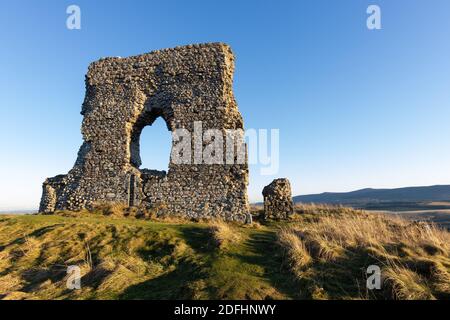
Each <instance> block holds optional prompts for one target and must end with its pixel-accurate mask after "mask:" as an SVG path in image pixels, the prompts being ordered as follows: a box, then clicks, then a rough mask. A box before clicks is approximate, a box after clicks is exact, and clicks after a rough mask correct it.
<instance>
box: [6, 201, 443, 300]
mask: <svg viewBox="0 0 450 320" xmlns="http://www.w3.org/2000/svg"><path fill="white" fill-rule="evenodd" d="M319 211H320V210H319ZM319 211H317V210H309V211H308V212H303V214H302V215H296V217H295V219H294V220H295V221H293V222H291V223H278V222H270V223H268V224H266V225H264V226H258V225H256V226H255V227H242V226H237V225H224V224H222V225H220V224H219V225H218V226H217V225H213V226H211V225H210V224H206V223H190V222H182V223H170V222H157V221H147V220H138V219H134V218H111V217H104V216H101V215H95V214H91V215H88V214H83V215H81V216H74V217H70V216H66V217H63V216H0V298H7V299H8V298H9V299H21V298H26V299H33V298H34V299H182V298H186V299H302V298H307V299H308V298H337V299H346V298H350V299H355V298H356V299H358V298H379V297H377V296H373V297H372V296H367V295H366V294H364V293H362V292H361V284H364V283H365V274H364V270H365V268H366V267H367V264H368V263H369V262H370V263H372V262H373V261H374V256H373V255H371V253H370V251H369V250H359V249H358V248H357V247H356V249H355V250H353V251H352V250H349V248H348V247H346V248H344V251H346V252H347V253H346V254H342V256H341V258H340V259H323V257H319V256H318V257H315V256H314V255H313V254H309V255H310V259H311V261H313V263H310V264H309V265H308V267H307V268H306V269H303V270H301V272H302V273H303V274H302V276H301V277H300V279H299V278H298V275H299V273H298V272H296V271H295V270H293V268H292V265H291V264H290V263H289V259H290V256H289V252H287V251H288V250H287V249H286V248H287V247H286V246H283V243H282V242H280V241H279V240H280V233H279V231H280V227H281V228H282V230H285V229H286V227H287V228H291V227H295V228H298V227H301V228H302V230H303V231H304V230H305V228H306V230H308V228H312V227H313V226H314V225H316V224H317V221H319V220H320V219H321V217H322V216H323V212H319ZM327 214H328V212H327ZM352 214H353V212H352ZM336 219H338V220H337V221H335V222H337V223H346V216H345V215H342V214H341V213H340V212H338V213H337V214H336ZM339 219H341V220H339ZM236 235H238V236H236ZM227 240H228V241H227ZM219 244H220V246H219ZM388 247H389V243H387V244H385V248H388ZM336 250H337V252H339V250H340V249H336ZM390 254H394V253H393V252H391V253H390ZM400 254H404V253H399V255H400ZM424 254H426V255H428V256H427V257H426V259H427V260H433V259H434V260H433V261H438V262H436V263H439V266H440V267H441V269H442V270H443V272H444V273H445V272H450V261H449V252H448V251H446V248H444V252H443V251H442V250H437V251H433V252H432V253H430V254H428V253H424ZM414 257H415V258H417V259H419V258H420V259H421V257H419V256H418V255H417V254H415V256H414ZM407 258H408V259H409V260H411V259H412V256H411V257H410V256H408V257H407ZM68 265H79V266H81V269H82V274H83V278H82V289H81V290H74V291H69V290H67V289H66V268H67V266H68ZM412 272H414V271H412ZM417 275H418V276H419V277H421V275H420V274H417ZM414 276H415V275H414ZM444 276H448V273H447V274H444ZM424 279H425V278H424ZM420 281H422V280H420ZM424 281H428V279H425V280H424ZM430 281H431V280H430ZM430 290H431V289H430ZM446 290H447V289H446V288H444V289H442V290H441V291H439V294H440V295H438V296H436V297H437V298H446V297H448V295H447V296H446ZM447 294H448V293H447ZM433 297H435V296H431V298H433Z"/></svg>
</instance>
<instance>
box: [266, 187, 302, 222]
mask: <svg viewBox="0 0 450 320" xmlns="http://www.w3.org/2000/svg"><path fill="white" fill-rule="evenodd" d="M262 194H263V197H264V218H265V219H269V218H275V219H286V218H288V217H289V216H290V215H292V214H293V213H294V202H293V200H292V191H291V183H290V182H289V180H288V179H286V178H280V179H275V180H273V181H272V182H271V183H270V184H269V185H267V186H265V187H264V189H263V191H262Z"/></svg>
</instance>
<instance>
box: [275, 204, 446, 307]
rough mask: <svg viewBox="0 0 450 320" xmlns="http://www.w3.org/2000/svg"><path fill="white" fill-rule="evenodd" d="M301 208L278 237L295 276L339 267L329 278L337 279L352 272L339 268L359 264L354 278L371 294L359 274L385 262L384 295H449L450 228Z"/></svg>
mask: <svg viewBox="0 0 450 320" xmlns="http://www.w3.org/2000/svg"><path fill="white" fill-rule="evenodd" d="M297 212H300V213H301V214H300V215H296V217H294V218H293V220H294V221H296V222H294V223H293V224H291V225H290V226H288V227H285V228H282V229H281V230H280V231H279V232H278V239H279V240H278V242H279V243H280V245H281V246H282V247H283V248H284V250H285V252H286V253H287V261H288V262H289V265H290V267H291V271H292V272H293V274H294V275H295V276H296V278H297V279H303V280H305V279H308V278H310V274H311V272H312V270H315V268H316V267H317V268H318V267H319V266H320V268H322V269H321V270H323V267H330V270H329V271H327V272H336V276H335V279H332V280H330V281H331V282H333V281H336V282H339V281H340V280H339V277H341V276H344V277H351V276H352V275H351V274H345V272H343V273H342V274H340V273H341V272H342V270H340V269H339V267H342V268H345V267H346V266H347V265H348V266H349V267H354V266H357V265H359V266H360V269H361V270H362V271H361V272H359V273H356V274H354V276H353V278H354V279H353V280H354V281H355V283H358V282H359V284H358V290H361V292H362V293H361V297H368V296H367V294H369V293H367V292H366V293H365V294H364V293H363V291H364V290H365V288H364V285H365V279H364V277H361V275H363V271H364V267H367V266H368V265H370V264H377V265H379V266H380V267H382V275H383V277H384V278H383V281H384V288H385V290H384V291H383V297H384V298H386V297H387V298H392V299H434V298H436V297H442V298H448V297H449V295H450V290H449V279H450V273H449V272H450V233H449V232H448V231H446V230H443V229H440V228H438V227H437V226H435V225H433V224H427V223H423V222H408V221H405V220H402V219H400V218H395V217H391V216H386V215H381V214H371V213H366V212H363V211H360V210H352V209H349V208H341V207H329V206H302V207H299V208H297ZM336 267H337V268H336ZM333 270H335V271H333ZM351 271H353V270H351ZM316 275H317V274H315V276H316ZM327 277H329V278H330V279H331V278H332V277H333V276H332V275H331V276H327ZM341 280H342V279H341ZM342 281H347V282H348V280H342ZM325 285H326V283H325ZM338 285H339V284H338V283H336V286H338ZM319 287H320V286H319ZM315 288H316V289H317V286H316V287H315ZM370 294H372V293H370Z"/></svg>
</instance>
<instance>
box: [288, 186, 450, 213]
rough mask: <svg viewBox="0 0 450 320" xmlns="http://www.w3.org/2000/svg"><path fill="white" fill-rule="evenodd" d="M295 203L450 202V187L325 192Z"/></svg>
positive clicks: (380, 203)
mask: <svg viewBox="0 0 450 320" xmlns="http://www.w3.org/2000/svg"><path fill="white" fill-rule="evenodd" d="M293 199H294V202H295V203H299V202H301V203H322V204H342V205H351V206H355V207H361V208H367V207H375V206H380V207H383V206H387V205H390V204H403V205H404V204H408V203H422V202H432V201H433V202H439V201H450V185H437V186H429V187H407V188H398V189H371V188H367V189H361V190H356V191H352V192H324V193H321V194H310V195H303V196H296V197H294V198H293Z"/></svg>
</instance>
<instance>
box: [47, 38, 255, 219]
mask: <svg viewBox="0 0 450 320" xmlns="http://www.w3.org/2000/svg"><path fill="white" fill-rule="evenodd" d="M233 72H234V56H233V53H232V52H231V49H230V47H228V46H227V45H225V44H222V43H210V44H200V45H188V46H183V47H176V48H174V49H164V50H158V51H154V52H151V53H148V54H143V55H139V56H134V57H128V58H120V57H116V58H104V59H100V60H99V61H96V62H94V63H92V64H91V65H90V66H89V70H88V73H87V75H86V95H85V100H84V102H83V105H82V111H81V114H82V115H83V117H84V118H83V124H82V129H81V131H82V135H83V140H84V142H83V144H82V146H81V147H80V150H79V152H78V158H77V160H76V162H75V165H74V167H73V168H72V169H71V170H70V171H69V173H68V174H66V175H59V176H56V177H53V178H48V179H47V180H46V181H45V182H44V184H43V194H42V198H41V204H40V209H39V211H40V212H52V211H54V210H62V209H69V210H79V209H81V208H89V207H92V206H93V205H94V204H95V203H96V202H105V201H106V202H109V201H110V202H119V203H124V204H127V205H129V206H138V205H146V206H153V207H154V206H157V207H159V208H165V210H166V211H167V213H171V214H181V215H186V216H190V217H193V218H199V217H211V216H220V217H222V218H225V219H227V220H244V219H245V215H246V214H247V213H248V211H249V205H248V198H247V185H248V166H247V163H246V162H245V163H244V164H223V165H222V164H204V163H202V164H193V162H192V163H191V164H174V163H172V161H171V162H170V163H169V170H168V172H167V173H166V172H165V171H156V170H148V169H139V166H140V165H141V159H140V156H139V139H140V134H141V131H142V129H143V128H144V127H145V126H149V125H152V123H153V122H154V121H155V120H156V119H157V118H158V117H161V118H163V119H164V120H165V122H166V124H167V129H168V130H170V131H173V130H174V129H179V128H184V129H187V130H189V132H191V133H192V132H193V126H194V122H196V121H201V122H202V127H203V130H205V129H219V130H221V131H222V132H223V133H225V130H226V129H243V119H242V117H241V114H240V113H239V110H238V107H237V104H236V101H235V99H234V95H233V91H232V81H233V79H232V78H233ZM203 145H205V142H203ZM191 146H192V149H194V146H195V144H194V142H193V141H192V144H191ZM172 147H173V143H172ZM224 150H225V139H224ZM192 152H194V150H192ZM224 157H225V156H224ZM236 157H237V156H236ZM224 163H225V162H224Z"/></svg>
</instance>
